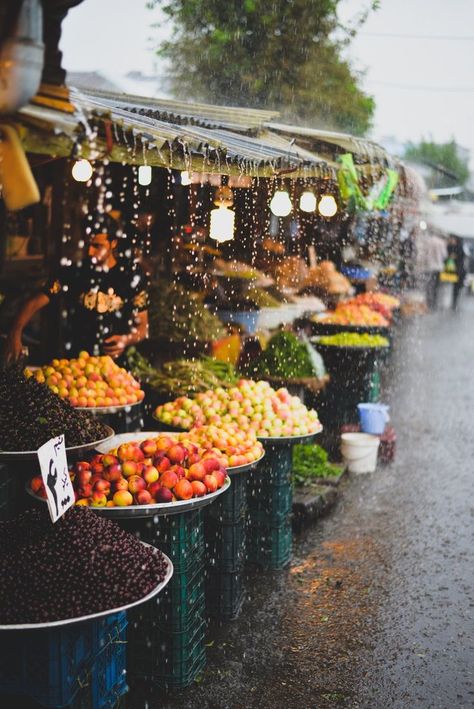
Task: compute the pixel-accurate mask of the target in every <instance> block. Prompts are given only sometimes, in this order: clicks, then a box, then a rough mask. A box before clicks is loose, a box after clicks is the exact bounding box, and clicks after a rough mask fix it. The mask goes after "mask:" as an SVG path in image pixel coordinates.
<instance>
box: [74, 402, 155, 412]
mask: <svg viewBox="0 0 474 709" xmlns="http://www.w3.org/2000/svg"><path fill="white" fill-rule="evenodd" d="M143 401H144V399H142V400H141V401H136V402H135V403H134V404H122V405H120V406H75V407H74V408H75V409H76V410H77V411H87V412H88V413H90V414H118V413H120V412H121V411H130V410H131V409H133V408H134V407H135V406H140V404H142V403H143Z"/></svg>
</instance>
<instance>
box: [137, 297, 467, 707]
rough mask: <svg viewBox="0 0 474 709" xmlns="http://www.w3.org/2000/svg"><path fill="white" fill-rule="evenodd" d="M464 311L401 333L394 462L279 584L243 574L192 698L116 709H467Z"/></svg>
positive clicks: (348, 489)
mask: <svg viewBox="0 0 474 709" xmlns="http://www.w3.org/2000/svg"><path fill="white" fill-rule="evenodd" d="M473 363H474V301H470V300H467V299H466V300H465V302H464V303H463V304H462V310H461V312H459V313H451V312H450V311H441V312H439V313H435V314H430V315H427V316H425V317H422V318H419V319H417V320H413V321H411V322H409V323H408V324H407V325H406V326H405V327H404V330H403V332H402V333H401V335H400V338H399V342H398V345H397V356H396V358H395V362H394V380H393V381H394V382H395V383H394V384H392V386H391V387H390V392H389V394H388V396H387V397H386V398H387V399H388V400H389V402H390V403H391V406H392V419H393V423H394V425H395V427H396V430H397V435H398V443H397V446H398V447H397V455H396V461H395V463H393V464H392V465H390V466H386V467H383V468H380V469H379V470H378V471H377V472H376V473H374V474H372V475H362V476H352V478H351V479H349V480H347V482H345V483H344V484H343V487H344V489H343V493H342V495H341V497H340V500H339V502H338V504H337V506H336V508H335V509H334V510H333V512H332V513H331V514H330V516H329V517H327V518H326V519H325V520H323V521H321V522H320V523H319V524H318V525H317V526H315V527H313V528H312V529H311V530H310V531H309V532H306V533H305V534H303V535H302V536H301V537H300V538H299V539H297V541H296V545H295V555H294V559H293V563H292V565H291V567H290V569H289V570H287V571H285V572H279V573H274V574H266V573H253V574H251V575H249V578H248V581H247V589H248V597H247V600H246V603H245V606H244V609H243V611H242V614H241V617H240V618H239V620H238V621H236V622H234V623H231V624H228V625H227V626H225V627H224V628H211V630H210V635H209V642H210V646H209V648H208V669H207V670H206V672H205V674H204V675H203V677H202V678H200V682H199V683H197V684H195V685H194V686H193V687H190V688H189V689H187V690H184V691H182V692H175V693H173V694H170V695H168V696H163V695H162V694H158V695H153V694H151V693H150V694H149V695H147V701H144V700H142V699H138V698H136V697H135V698H134V696H133V694H132V695H131V696H129V698H128V702H127V707H131V708H132V709H135V707H136V708H137V709H138V708H139V707H145V706H148V707H149V709H153V708H154V707H166V708H168V707H169V708H182V709H185V708H188V709H198V708H199V709H204V708H205V707H209V708H215V709H226V708H228V709H250V708H253V707H255V708H257V707H258V708H259V709H279V708H281V709H284V708H285V709H307V708H314V709H319V708H322V709H323V708H325V707H370V708H378V707H409V708H412V707H423V708H425V707H440V708H445V707H446V708H447V707H474V463H473V460H474V436H473V434H472V419H473V412H474V366H473Z"/></svg>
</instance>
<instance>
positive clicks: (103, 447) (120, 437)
mask: <svg viewBox="0 0 474 709" xmlns="http://www.w3.org/2000/svg"><path fill="white" fill-rule="evenodd" d="M173 435H177V431H139V432H138V433H117V434H116V435H115V436H114V437H113V438H112V439H111V440H110V441H108V442H107V444H103V443H101V444H100V445H99V446H97V448H96V450H97V451H98V452H99V453H108V452H109V451H110V450H112V449H113V448H118V446H120V445H121V444H122V443H131V442H132V441H146V440H147V439H148V438H156V437H157V436H173ZM264 455H265V453H263V455H261V456H260V458H258V460H254V461H252V462H251V463H246V464H245V465H235V466H234V467H228V468H227V474H228V475H230V476H232V475H237V474H238V473H247V472H248V471H249V470H252V469H253V468H255V467H256V466H257V465H258V464H259V463H260V461H261V460H262V458H263V457H264Z"/></svg>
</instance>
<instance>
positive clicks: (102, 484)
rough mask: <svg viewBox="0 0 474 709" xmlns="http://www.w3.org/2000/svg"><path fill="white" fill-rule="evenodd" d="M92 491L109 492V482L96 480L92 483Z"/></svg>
mask: <svg viewBox="0 0 474 709" xmlns="http://www.w3.org/2000/svg"><path fill="white" fill-rule="evenodd" d="M94 492H105V494H106V495H108V494H109V492H110V483H109V481H108V480H97V482H96V483H94Z"/></svg>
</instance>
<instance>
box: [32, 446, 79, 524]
mask: <svg viewBox="0 0 474 709" xmlns="http://www.w3.org/2000/svg"><path fill="white" fill-rule="evenodd" d="M38 460H39V463H40V467H41V475H42V477H43V482H44V487H45V489H46V496H47V500H48V507H49V514H50V515H51V520H52V521H53V522H56V521H57V520H58V519H59V518H60V517H61V516H62V515H63V514H64V513H65V512H66V510H68V509H69V508H70V507H72V506H73V504H74V488H73V486H72V482H71V478H70V477H69V471H68V464H67V458H66V447H65V445H64V436H58V437H57V438H51V440H49V441H48V442H47V443H45V444H44V445H42V446H41V448H38Z"/></svg>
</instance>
